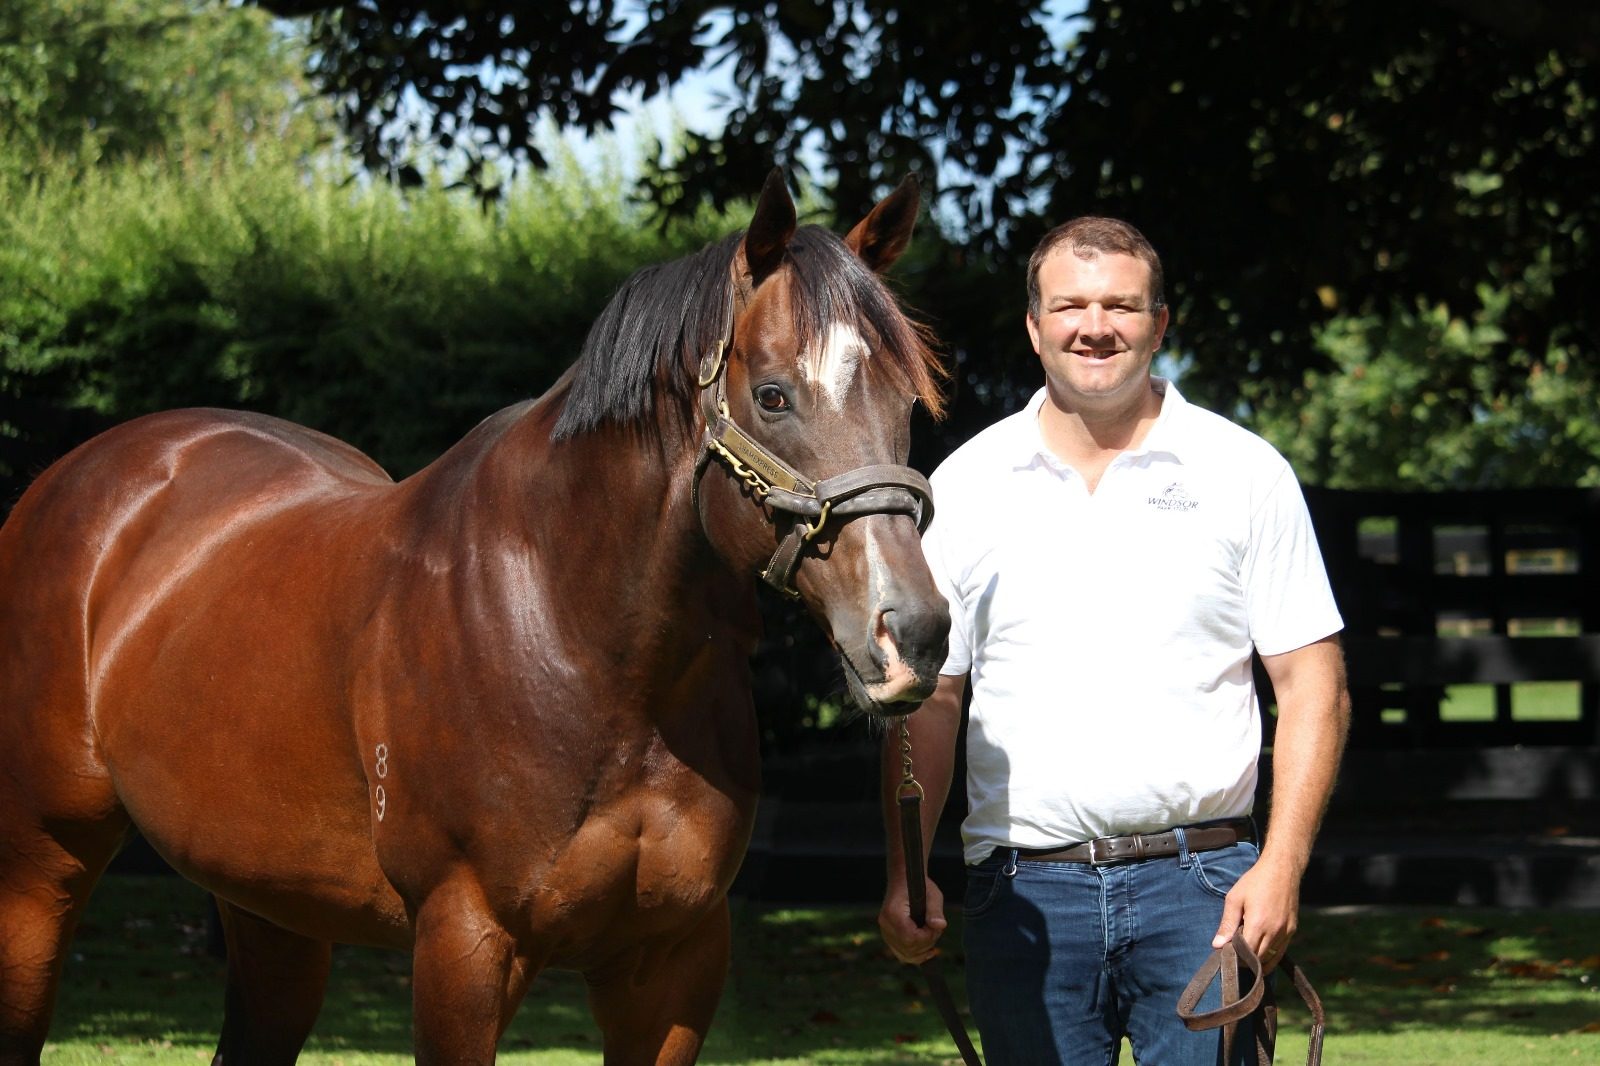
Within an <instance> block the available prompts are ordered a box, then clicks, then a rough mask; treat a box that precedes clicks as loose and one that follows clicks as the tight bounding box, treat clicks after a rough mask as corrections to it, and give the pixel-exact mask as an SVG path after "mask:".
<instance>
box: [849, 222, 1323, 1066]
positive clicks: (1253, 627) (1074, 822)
mask: <svg viewBox="0 0 1600 1066" xmlns="http://www.w3.org/2000/svg"><path fill="white" fill-rule="evenodd" d="M1167 322H1168V311H1167V307H1166V305H1165V301H1164V294H1163V280H1162V270H1161V262H1160V259H1159V258H1158V257H1157V255H1156V253H1155V250H1154V249H1153V248H1151V246H1150V244H1149V242H1148V241H1146V240H1145V238H1144V237H1143V235H1142V234H1140V233H1139V232H1138V231H1137V230H1136V229H1134V228H1133V227H1132V226H1130V225H1128V224H1126V223H1124V222H1120V221H1117V220H1113V219H1104V218H1081V219H1077V220H1074V221H1072V222H1069V223H1066V224H1065V225H1062V226H1059V227H1057V228H1056V229H1054V230H1052V231H1051V232H1050V233H1048V234H1047V235H1046V236H1045V237H1044V239H1043V240H1042V241H1041V242H1040V244H1039V247H1038V248H1037V249H1036V250H1035V251H1034V254H1033V258H1032V260H1031V261H1030V263H1029V267H1028V312H1027V328H1028V335H1029V337H1030V338H1031V339H1032V342H1033V347H1034V351H1036V352H1037V353H1038V355H1039V359H1040V362H1041V363H1042V364H1043V367H1044V372H1045V381H1046V384H1045V388H1044V389H1042V390H1040V392H1039V393H1038V394H1037V395H1035V396H1034V398H1033V400H1032V402H1031V403H1029V404H1028V406H1027V408H1026V409H1025V410H1023V411H1021V412H1019V413H1018V414H1016V415H1013V416H1011V417H1010V418H1006V419H1003V420H1002V421H1000V422H998V423H997V424H995V425H994V426H991V427H990V428H989V429H987V430H985V431H984V432H982V433H980V434H979V435H978V436H976V437H974V438H973V439H972V440H971V441H970V442H968V443H967V444H966V445H964V446H963V447H962V448H960V449H958V450H957V451H956V452H955V453H954V454H953V455H952V456H951V457H950V458H949V459H948V460H947V461H946V462H945V463H944V464H942V465H941V466H940V468H939V470H938V471H936V472H935V473H934V475H933V478H932V481H933V485H934V494H935V497H936V499H937V500H938V504H939V509H938V516H937V517H936V519H935V520H934V523H933V525H932V527H930V529H929V530H928V534H927V537H926V539H925V541H924V552H925V554H926V555H927V557H928V562H929V565H930V567H931V568H932V570H933V573H934V576H935V578H936V580H937V581H938V582H939V585H940V589H941V591H942V592H943V593H944V595H945V597H946V598H947V599H948V600H949V601H950V609H951V617H952V626H951V633H950V656H949V659H948V660H947V662H946V664H945V667H944V670H943V672H942V676H941V678H940V682H939V686H938V688H937V689H936V691H935V693H934V695H933V696H932V697H931V698H930V699H929V700H928V701H927V702H926V703H924V704H923V706H922V708H921V709H919V710H918V711H917V712H916V713H915V714H913V715H912V716H911V718H910V720H909V727H910V732H911V750H912V754H913V757H914V760H915V768H916V773H917V776H918V778H919V780H920V781H921V782H922V784H923V786H924V788H925V790H926V795H927V799H926V802H925V803H924V805H923V820H924V832H925V833H926V834H928V835H930V836H931V833H932V829H933V826H934V824H935V823H936V822H937V820H938V813H939V811H940V809H941V808H942V807H943V805H944V801H945V798H946V796H947V795H948V791H949V785H950V778H951V775H952V767H953V765H954V753H955V742H956V736H957V730H958V727H959V725H960V720H961V702H962V697H963V694H964V692H965V688H966V685H967V683H968V679H969V677H970V679H971V684H972V691H973V695H972V705H971V718H970V722H969V726H968V736H967V799H968V812H969V813H968V815H967V817H966V820H965V821H964V822H963V825H962V837H963V844H964V852H965V860H966V863H967V866H968V870H967V892H966V905H965V912H964V913H965V929H966V940H965V948H966V957H967V989H968V995H969V998H970V1000H971V1004H972V1012H973V1016H974V1019H975V1020H976V1022H977V1025H978V1029H979V1032H980V1034H981V1036H982V1038H983V1044H984V1049H985V1053H986V1055H987V1057H988V1059H989V1062H990V1063H991V1066H1006V1064H1017V1066H1040V1064H1046V1063H1056V1062H1059V1063H1071V1064H1074V1066H1076V1064H1079V1063H1109V1062H1113V1061H1115V1055H1116V1053H1117V1048H1118V1045H1119V1042H1120V1040H1121V1038H1122V1037H1123V1036H1124V1035H1126V1036H1127V1037H1128V1040H1129V1042H1130V1044H1131V1046H1132V1048H1133V1053H1134V1057H1135V1058H1136V1059H1137V1060H1138V1061H1139V1062H1141V1063H1146V1064H1152V1066H1185V1064H1190V1063H1193V1064H1197V1066H1198V1064H1205V1066H1213V1064H1214V1063H1215V1062H1216V1061H1217V1058H1218V1053H1219V1040H1220V1037H1219V1034H1218V1033H1216V1032H1209V1033H1191V1032H1189V1031H1187V1030H1186V1029H1185V1028H1184V1027H1183V1025H1182V1023H1181V1022H1180V1021H1179V1019H1178V1017H1177V1013H1176V1003H1177V999H1178V995H1179V993H1180V992H1181V991H1182V989H1183V986H1184V984H1185V983H1186V982H1187V981H1188V979H1189V977H1190V976H1191V975H1192V974H1193V973H1194V972H1195V970H1197V969H1198V968H1199V967H1200V965H1201V964H1202V963H1203V962H1204V961H1205V959H1206V956H1207V955H1208V954H1209V953H1210V951H1211V949H1212V948H1213V947H1214V946H1216V945H1220V944H1222V943H1224V942H1226V940H1227V939H1228V938H1229V937H1231V936H1232V935H1233V933H1234V931H1235V929H1236V928H1238V927H1240V926H1241V925H1242V927H1243V936H1244V939H1245V941H1246V942H1247V943H1248V944H1249V945H1250V946H1251V947H1252V948H1253V949H1254V950H1255V951H1256V952H1257V953H1258V954H1259V955H1260V956H1261V958H1262V960H1263V962H1264V963H1265V964H1266V965H1267V966H1268V967H1269V968H1270V967H1271V966H1273V965H1275V964H1276V962H1277V960H1278V959H1280V958H1281V957H1282V955H1283V952H1284V949H1285V947H1286V946H1287V945H1288V943H1289V941H1290V939H1291V938H1292V937H1293V935H1294V932H1295V926H1296V921H1297V914H1298V908H1299V890H1300V887H1299V886H1300V880H1301V877H1302V875H1303V874H1304V872H1305V869H1306V865H1307V862H1308V861H1309V858H1310V854H1311V844H1312V839H1313V837H1314V836H1315V834H1316V830H1317V827H1318V825H1319V823H1320V822H1321V818H1322V813H1323V810H1324V808H1325V807H1326V805H1327V799H1328V795H1329V793H1330V791H1331V790H1332V787H1333V782H1334V777H1335V774H1336V772H1337V767H1338V761H1339V755H1340V752H1341V750H1342V747H1343V742H1344V736H1345V732H1346V729H1347V724H1348V718H1349V701H1348V695H1347V693H1346V691H1345V683H1344V663H1343V657H1342V654H1341V651H1340V647H1339V641H1338V635H1337V634H1338V632H1339V630H1340V629H1341V628H1342V625H1343V623H1342V621H1341V619H1340V617H1339V614H1338V611H1337V610H1336V608H1335V606H1334V602H1333V597H1332V594H1331V592H1330V591H1329V588H1328V581H1327V576H1326V573H1325V571H1324V569H1323V565H1322V559H1321V556H1320V554H1319V552H1318V549H1317V545H1316V538H1315V535H1314V533H1313V531H1312V528H1311V524H1310V520H1309V517H1308V516H1307V513H1306V508H1305V503H1304V499H1303V497H1302V495H1301V492H1300V488H1299V485H1298V483H1297V482H1296V480H1295V478H1294V474H1293V472H1292V471H1291V470H1290V469H1289V466H1288V464H1287V463H1286V462H1285V461H1284V460H1283V458H1282V457H1281V456H1279V455H1278V453H1277V452H1275V451H1274V450H1273V449H1272V448H1271V447H1270V446H1269V445H1268V444H1266V442H1264V441H1262V440H1261V439H1260V438H1259V437H1256V436H1255V435H1253V434H1251V433H1249V432H1247V431H1245V430H1243V429H1241V428H1239V427H1237V426H1235V425H1233V424H1232V423H1230V422H1228V421H1226V420H1225V419H1222V418H1220V417H1218V416H1216V415H1214V414H1211V413H1209V412H1206V411H1202V410H1201V409H1199V408H1197V407H1194V406H1192V405H1190V404H1188V403H1187V402H1186V401H1185V400H1184V399H1183V397H1182V396H1181V395H1179V393H1178V390H1177V389H1176V388H1174V387H1173V386H1172V384H1171V383H1169V382H1166V381H1164V380H1162V379H1160V378H1155V377H1152V375H1151V372H1150V365H1151V359H1152V357H1153V356H1154V354H1155V352H1156V349H1157V348H1158V347H1160V344H1161V339H1162V336H1163V334H1164V333H1165V331H1166V327H1167ZM1252 650H1254V651H1256V652H1259V654H1260V655H1261V658H1262V661H1263V662H1264V663H1265V665H1266V670H1267V673H1268V675H1269V676H1270V678H1271V680H1272V686H1273V691H1274V692H1275V694H1276V697H1277V703H1278V722H1277V732H1276V739H1275V743H1274V750H1273V770H1274V785H1273V793H1272V820H1271V827H1270V828H1271V831H1270V834H1269V835H1268V837H1267V839H1266V841H1265V842H1264V844H1262V845H1261V846H1260V848H1259V850H1258V847H1257V843H1256V840H1255V831H1254V825H1253V822H1252V821H1251V819H1250V817H1249V816H1250V813H1251V806H1252V800H1253V797H1254V793H1255V787H1256V773H1257V766H1256V764H1257V760H1258V758H1259V755H1260V723H1259V720H1258V717H1257V714H1258V712H1257V708H1256V695H1255V691H1254V687H1253V681H1252V672H1251V652H1252ZM896 741H897V737H895V736H893V735H891V737H890V742H889V743H888V744H887V745H886V748H885V777H886V787H887V788H888V789H889V790H890V791H892V787H893V786H894V785H895V784H896V783H897V782H898V781H899V777H900V760H899V754H898V744H897V743H896ZM887 809H889V810H891V811H892V809H893V804H892V803H887ZM888 839H889V847H890V850H891V855H890V862H889V887H888V891H887V893H886V895H885V898H884V904H883V910H882V912H881V914H880V916H879V924H880V926H881V928H882V931H883V934H884V938H885V940H886V941H887V942H888V944H889V946H890V948H891V949H892V950H893V951H894V953H895V955H897V956H898V957H899V958H901V959H902V960H904V961H907V962H920V961H922V960H923V959H925V958H927V957H928V956H929V955H931V954H932V953H933V951H934V945H935V944H936V942H937V941H938V939H939V936H940V934H941V932H942V931H943V930H944V928H945V919H944V914H943V904H942V896H941V895H940V893H939V890H938V888H937V887H936V886H935V885H934V884H933V883H932V882H928V884H927V891H928V914H929V920H928V924H927V926H926V927H925V928H921V929H919V928H917V927H916V926H915V925H914V924H913V923H912V922H911V920H910V915H909V910H908V905H907V893H906V885H905V877H904V871H903V866H902V865H901V858H900V852H899V842H898V835H897V832H896V831H894V827H893V826H891V831H890V833H889V837H888ZM1247 1035H1248V1034H1245V1033H1241V1034H1240V1037H1241V1038H1240V1039H1239V1040H1238V1041H1237V1047H1238V1049H1239V1052H1240V1054H1241V1055H1242V1054H1244V1053H1247V1052H1248V1050H1249V1049H1250V1047H1251V1042H1250V1040H1249V1039H1247ZM1241 1061H1243V1060H1242V1059H1241Z"/></svg>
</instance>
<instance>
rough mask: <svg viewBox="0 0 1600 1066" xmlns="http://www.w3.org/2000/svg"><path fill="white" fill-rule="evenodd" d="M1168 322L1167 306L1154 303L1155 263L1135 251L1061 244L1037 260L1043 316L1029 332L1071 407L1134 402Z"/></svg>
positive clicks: (1056, 389)
mask: <svg viewBox="0 0 1600 1066" xmlns="http://www.w3.org/2000/svg"><path fill="white" fill-rule="evenodd" d="M1166 329H1167V310H1166V308H1164V307H1163V308H1161V309H1160V310H1156V311H1152V310H1151V308H1150V268H1149V267H1148V266H1146V265H1145V264H1144V263H1143V262H1142V261H1140V260H1138V259H1136V258H1134V257H1133V256H1131V255H1123V254H1121V253H1117V252H1111V253H1106V252H1100V253H1095V254H1093V255H1091V256H1090V258H1088V259H1080V258H1079V257H1078V256H1077V255H1076V254H1075V253H1074V252H1073V250H1072V249H1071V248H1069V247H1063V248H1058V249H1056V250H1055V251H1054V252H1052V253H1051V254H1050V255H1049V256H1047V257H1046V258H1045V260H1044V262H1043V263H1041V264H1039V317H1038V319H1034V318H1031V317H1030V318H1029V319H1028V336H1029V337H1030V338H1031V339H1032V340H1033V350H1034V351H1035V352H1037V353H1038V354H1039V360H1040V362H1041V363H1043V364H1044V372H1045V377H1047V378H1048V379H1049V382H1050V389H1051V393H1052V394H1053V396H1054V397H1055V398H1056V399H1057V400H1058V401H1059V402H1065V403H1066V404H1067V405H1068V407H1069V409H1072V410H1086V411H1087V410H1103V409H1106V408H1108V407H1112V406H1117V405H1119V404H1121V403H1131V402H1133V400H1134V398H1135V397H1137V396H1138V394H1139V393H1140V392H1141V390H1143V389H1145V388H1146V383H1147V381H1148V378H1149V373H1150V360H1151V359H1152V358H1153V357H1154V355H1155V352H1156V349H1157V348H1159V347H1160V346H1161V337H1162V335H1163V334H1164V333H1165V332H1166Z"/></svg>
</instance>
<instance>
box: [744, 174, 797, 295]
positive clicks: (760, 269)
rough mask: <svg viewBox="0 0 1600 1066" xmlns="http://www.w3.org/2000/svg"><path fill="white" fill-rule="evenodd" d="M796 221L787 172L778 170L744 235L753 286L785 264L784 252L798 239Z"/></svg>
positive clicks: (757, 204)
mask: <svg viewBox="0 0 1600 1066" xmlns="http://www.w3.org/2000/svg"><path fill="white" fill-rule="evenodd" d="M796 221H797V219H796V218H795V212H794V200H793V199H791V198H790V196H789V189H788V186H787V185H785V184H784V181H783V171H782V170H779V169H776V168H774V170H773V171H772V173H771V174H768V175H767V182H766V184H765V185H763V186H762V187H761V199H760V200H759V201H758V202H757V203H756V213H755V217H753V218H752V219H751V220H750V228H749V229H748V230H746V231H745V234H744V245H743V248H742V251H743V253H744V262H745V266H746V267H747V268H748V269H749V271H750V284H751V286H752V287H753V286H756V285H760V284H761V282H762V281H763V280H764V279H765V278H766V277H767V275H768V274H771V273H772V272H773V271H774V270H777V269H778V264H780V263H782V262H783V251H784V249H785V248H787V247H789V241H790V239H791V238H793V237H794V229H795V224H796Z"/></svg>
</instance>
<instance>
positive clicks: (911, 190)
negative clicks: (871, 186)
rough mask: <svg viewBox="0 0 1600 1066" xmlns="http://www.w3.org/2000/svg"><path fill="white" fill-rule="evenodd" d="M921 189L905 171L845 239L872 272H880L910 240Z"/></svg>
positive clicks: (912, 175) (915, 222) (919, 203)
mask: <svg viewBox="0 0 1600 1066" xmlns="http://www.w3.org/2000/svg"><path fill="white" fill-rule="evenodd" d="M921 206H922V192H921V189H920V187H919V186H918V184H917V178H916V175H914V174H907V175H906V178H905V180H904V181H902V182H901V183H900V185H899V187H898V188H897V189H895V191H894V192H892V193H890V194H889V195H888V196H885V197H884V198H883V199H882V200H880V201H879V202H878V206H876V207H874V208H873V209H872V210H871V211H869V212H867V217H866V218H864V219H862V220H861V221H860V222H858V223H856V228H855V229H853V230H851V231H850V233H849V235H848V236H847V237H845V239H844V243H845V244H846V245H847V246H849V248H850V250H851V251H852V252H854V253H856V255H858V256H860V257H861V260H862V262H864V263H866V264H867V266H869V267H871V268H872V269H873V270H874V271H875V272H878V273H882V272H883V271H884V270H887V269H888V268H889V264H890V263H893V262H894V261H895V260H896V259H899V258H900V253H901V252H903V251H905V250H906V245H908V244H910V243H911V230H912V227H914V226H915V225H916V224H917V210H918V208H920V207H921Z"/></svg>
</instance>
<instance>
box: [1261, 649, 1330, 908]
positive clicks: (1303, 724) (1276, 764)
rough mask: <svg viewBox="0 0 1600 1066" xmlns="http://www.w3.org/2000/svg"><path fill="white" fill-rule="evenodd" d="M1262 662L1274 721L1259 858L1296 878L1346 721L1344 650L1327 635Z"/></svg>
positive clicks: (1307, 856) (1308, 848) (1313, 831)
mask: <svg viewBox="0 0 1600 1066" xmlns="http://www.w3.org/2000/svg"><path fill="white" fill-rule="evenodd" d="M1265 662H1266V664H1267V668H1268V673H1269V674H1270V675H1271V676H1272V681H1273V690H1274V692H1275V693H1276V695H1277V697H1278V724H1277V730H1276V732H1275V735H1274V738H1273V745H1272V775H1273V781H1272V809H1271V810H1272V813H1271V823H1270V826H1269V829H1268V833H1267V840H1266V844H1265V845H1264V847H1263V851H1262V858H1263V860H1269V861H1271V862H1272V863H1274V864H1278V863H1284V864H1287V865H1288V867H1289V869H1291V870H1292V871H1293V873H1294V875H1295V877H1296V878H1299V877H1300V876H1301V875H1303V874H1304V873H1305V870H1306V866H1307V865H1308V864H1309V863H1310V861H1311V847H1312V843H1313V842H1314V841H1315V839H1316V835H1317V830H1318V828H1319V827H1320V826H1321V824H1322V816H1323V814H1324V812H1325V811H1326V810H1327V807H1328V799H1329V797H1330V796H1331V795H1332V794H1333V787H1334V782H1335V781H1336V780H1337V778H1338V774H1339V760H1340V757H1341V756H1342V754H1343V752H1344V742H1345V735H1346V734H1347V733H1348V731H1349V728H1350V696H1349V692H1348V690H1347V689H1346V686H1345V676H1344V655H1343V651H1342V650H1341V649H1340V646H1339V641H1338V638H1336V637H1330V638H1328V639H1326V640H1323V641H1318V642H1317V643H1316V644H1311V645H1308V646H1307V647H1305V648H1301V649H1299V650H1298V651H1295V652H1290V653H1288V654H1287V655H1283V656H1273V657H1271V658H1269V659H1266V660H1265Z"/></svg>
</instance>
